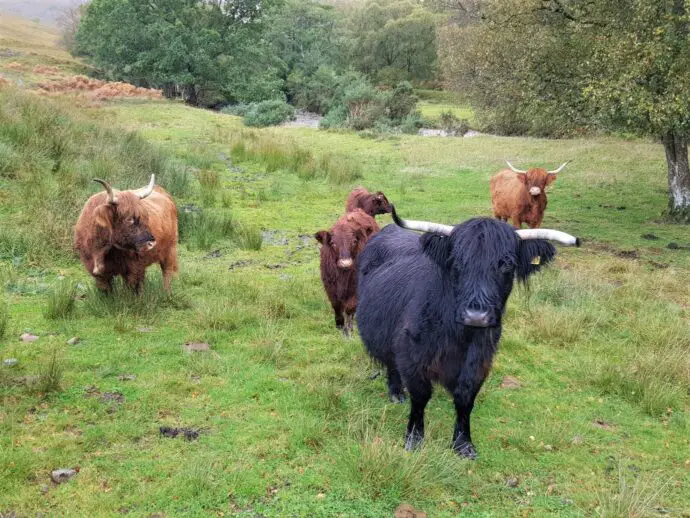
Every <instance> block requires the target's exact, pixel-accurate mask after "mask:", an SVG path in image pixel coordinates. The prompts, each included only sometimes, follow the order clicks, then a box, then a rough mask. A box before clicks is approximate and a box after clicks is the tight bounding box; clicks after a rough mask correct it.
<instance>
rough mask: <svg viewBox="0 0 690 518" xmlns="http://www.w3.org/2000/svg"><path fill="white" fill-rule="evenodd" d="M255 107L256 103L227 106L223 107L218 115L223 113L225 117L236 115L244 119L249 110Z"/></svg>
mask: <svg viewBox="0 0 690 518" xmlns="http://www.w3.org/2000/svg"><path fill="white" fill-rule="evenodd" d="M255 107H256V103H237V104H228V105H227V106H223V107H222V108H221V110H220V113H224V114H226V115H236V116H238V117H244V116H245V115H246V114H247V112H248V111H249V110H251V109H253V108H255Z"/></svg>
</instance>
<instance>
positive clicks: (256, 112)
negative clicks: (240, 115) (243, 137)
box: [244, 99, 295, 127]
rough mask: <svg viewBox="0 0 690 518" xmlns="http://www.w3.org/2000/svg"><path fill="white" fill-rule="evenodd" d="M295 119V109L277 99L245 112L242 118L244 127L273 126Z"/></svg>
mask: <svg viewBox="0 0 690 518" xmlns="http://www.w3.org/2000/svg"><path fill="white" fill-rule="evenodd" d="M294 118H295V109H294V108H293V107H292V106H290V105H289V104H287V103H286V102H285V101H281V100H279V99H276V100H273V101H263V102H260V103H258V104H256V105H254V106H253V107H252V108H250V109H249V110H247V112H246V114H245V116H244V124H245V126H254V127H265V126H275V125H276V124H281V123H283V122H285V121H287V120H293V119H294Z"/></svg>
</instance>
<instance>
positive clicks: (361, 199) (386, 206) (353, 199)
mask: <svg viewBox="0 0 690 518" xmlns="http://www.w3.org/2000/svg"><path fill="white" fill-rule="evenodd" d="M355 209H362V210H363V211H364V212H366V213H367V214H369V215H370V216H371V217H372V218H373V217H375V216H377V215H378V214H386V213H389V214H390V211H391V204H390V203H389V202H388V198H386V195H385V194H383V193H382V192H381V191H378V192H375V193H370V192H369V191H367V190H366V189H365V188H364V187H357V188H356V189H355V190H353V191H352V192H351V193H350V194H349V195H348V197H347V201H346V202H345V212H352V211H353V210H355Z"/></svg>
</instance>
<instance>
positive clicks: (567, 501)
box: [561, 498, 573, 505]
mask: <svg viewBox="0 0 690 518" xmlns="http://www.w3.org/2000/svg"><path fill="white" fill-rule="evenodd" d="M561 504H563V505H573V501H572V500H571V499H570V498H561Z"/></svg>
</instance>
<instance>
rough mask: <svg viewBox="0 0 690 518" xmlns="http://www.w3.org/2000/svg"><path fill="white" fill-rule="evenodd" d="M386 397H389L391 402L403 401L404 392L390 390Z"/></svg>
mask: <svg viewBox="0 0 690 518" xmlns="http://www.w3.org/2000/svg"><path fill="white" fill-rule="evenodd" d="M388 399H390V401H391V403H404V402H405V394H404V393H403V392H398V391H395V392H393V391H391V392H389V393H388Z"/></svg>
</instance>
